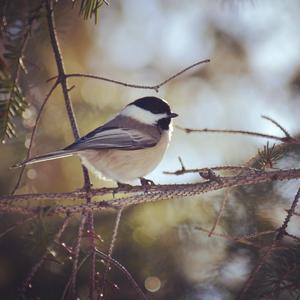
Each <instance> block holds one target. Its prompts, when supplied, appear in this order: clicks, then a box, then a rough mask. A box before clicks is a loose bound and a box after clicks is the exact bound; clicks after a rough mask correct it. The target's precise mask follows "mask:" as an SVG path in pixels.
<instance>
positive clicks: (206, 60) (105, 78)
mask: <svg viewBox="0 0 300 300" xmlns="http://www.w3.org/2000/svg"><path fill="white" fill-rule="evenodd" d="M208 62H210V60H209V59H204V60H200V61H198V62H196V63H194V64H192V65H190V66H188V67H186V68H184V69H183V70H181V71H179V72H178V73H176V74H174V75H172V76H170V77H169V78H167V79H166V80H164V81H162V82H160V83H158V84H155V85H140V84H133V83H127V82H124V81H119V80H115V79H111V78H107V77H103V76H98V75H92V74H82V73H72V74H65V76H66V78H71V77H73V78H74V77H83V78H91V79H97V80H102V81H106V82H110V83H114V84H118V85H122V86H125V87H130V88H135V89H143V90H154V91H156V92H158V91H159V89H160V88H161V87H162V86H164V85H165V84H166V83H168V82H170V81H171V80H173V79H175V78H176V77H178V76H180V75H181V74H183V73H185V72H187V71H188V70H191V69H193V68H195V67H197V66H199V65H201V64H204V63H208ZM55 78H57V76H54V77H51V78H50V79H49V80H53V79H55Z"/></svg>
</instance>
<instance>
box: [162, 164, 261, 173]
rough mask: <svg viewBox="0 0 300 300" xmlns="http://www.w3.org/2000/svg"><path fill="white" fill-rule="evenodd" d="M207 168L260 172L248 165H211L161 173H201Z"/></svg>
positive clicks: (207, 169)
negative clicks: (209, 166) (210, 166)
mask: <svg viewBox="0 0 300 300" xmlns="http://www.w3.org/2000/svg"><path fill="white" fill-rule="evenodd" d="M209 170H212V171H249V172H261V170H260V169H255V168H250V167H244V166H221V167H212V168H199V169H186V168H185V167H182V165H181V169H179V170H176V171H173V172H170V171H164V172H163V173H164V174H166V175H182V174H188V173H201V172H207V171H209Z"/></svg>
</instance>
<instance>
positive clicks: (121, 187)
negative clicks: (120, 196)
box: [113, 181, 132, 197]
mask: <svg viewBox="0 0 300 300" xmlns="http://www.w3.org/2000/svg"><path fill="white" fill-rule="evenodd" d="M117 185H118V187H116V188H115V189H114V191H113V197H115V194H117V193H119V192H120V191H121V190H127V191H128V190H130V189H132V185H130V184H127V183H122V182H118V181H117Z"/></svg>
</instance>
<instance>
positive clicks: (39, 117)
mask: <svg viewBox="0 0 300 300" xmlns="http://www.w3.org/2000/svg"><path fill="white" fill-rule="evenodd" d="M57 85H58V82H55V83H54V84H53V86H52V87H51V89H50V90H49V92H48V93H47V95H46V97H45V99H44V101H43V103H42V105H41V107H40V109H39V112H38V115H37V118H36V121H35V124H34V127H33V129H32V134H31V138H30V143H29V147H28V151H27V155H26V158H25V159H26V160H28V159H29V158H30V156H31V150H32V145H33V141H34V138H35V134H36V130H37V127H38V125H39V122H40V119H41V116H42V112H43V110H44V108H45V106H46V104H47V102H48V100H49V99H50V96H51V95H52V93H53V92H54V90H55V89H56V87H57ZM25 167H26V165H23V166H22V167H21V172H20V174H19V176H18V180H17V183H16V185H15V187H14V189H13V191H12V192H11V193H12V194H14V193H15V192H16V191H17V189H18V188H19V186H20V183H21V179H22V176H23V173H24V170H25Z"/></svg>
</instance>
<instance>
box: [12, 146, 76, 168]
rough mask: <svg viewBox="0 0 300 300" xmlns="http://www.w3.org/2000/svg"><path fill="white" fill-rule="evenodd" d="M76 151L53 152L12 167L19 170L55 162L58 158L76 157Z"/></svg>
mask: <svg viewBox="0 0 300 300" xmlns="http://www.w3.org/2000/svg"><path fill="white" fill-rule="evenodd" d="M75 152H76V151H70V150H58V151H53V152H50V153H47V154H44V155H40V156H36V157H33V158H29V159H27V160H23V161H21V162H19V163H17V164H16V165H14V166H12V168H19V167H22V166H24V165H31V164H35V163H39V162H42V161H48V160H53V159H57V158H63V157H68V156H72V155H74V153H75Z"/></svg>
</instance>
